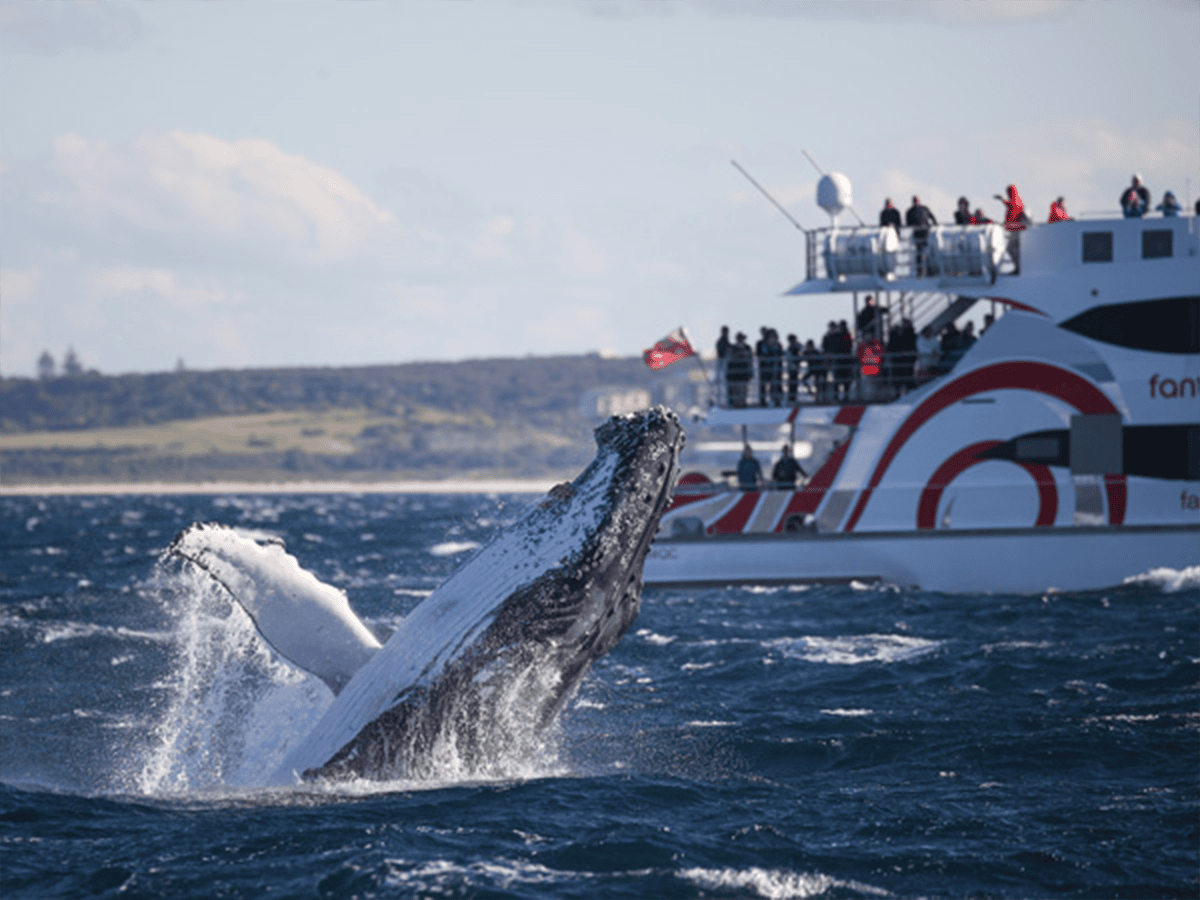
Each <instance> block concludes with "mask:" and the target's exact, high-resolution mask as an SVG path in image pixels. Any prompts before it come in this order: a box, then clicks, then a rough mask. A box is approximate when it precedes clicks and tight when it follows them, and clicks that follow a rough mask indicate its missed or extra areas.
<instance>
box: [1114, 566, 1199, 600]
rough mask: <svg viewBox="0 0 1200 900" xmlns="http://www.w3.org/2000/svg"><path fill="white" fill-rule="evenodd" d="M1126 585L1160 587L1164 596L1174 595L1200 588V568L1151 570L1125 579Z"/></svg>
mask: <svg viewBox="0 0 1200 900" xmlns="http://www.w3.org/2000/svg"><path fill="white" fill-rule="evenodd" d="M1124 583H1125V584H1144V585H1154V586H1156V587H1158V588H1159V589H1160V590H1162V592H1163V593H1164V594H1174V593H1176V592H1178V591H1184V590H1188V589H1190V588H1200V566H1188V567H1187V568H1186V569H1168V568H1166V567H1162V568H1158V569H1151V570H1150V571H1149V572H1143V573H1142V574H1141V575H1133V576H1131V577H1129V578H1126V579H1125V582H1124Z"/></svg>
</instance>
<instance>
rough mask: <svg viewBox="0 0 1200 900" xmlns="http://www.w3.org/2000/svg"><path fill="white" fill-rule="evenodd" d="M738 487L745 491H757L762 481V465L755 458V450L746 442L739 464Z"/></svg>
mask: <svg viewBox="0 0 1200 900" xmlns="http://www.w3.org/2000/svg"><path fill="white" fill-rule="evenodd" d="M737 480H738V487H739V488H741V489H742V490H743V491H756V490H758V486H759V484H761V483H762V466H760V465H759V464H758V460H757V459H755V458H754V451H753V450H751V449H750V445H749V444H746V445H745V446H744V447H743V448H742V458H741V459H739V460H738V464H737Z"/></svg>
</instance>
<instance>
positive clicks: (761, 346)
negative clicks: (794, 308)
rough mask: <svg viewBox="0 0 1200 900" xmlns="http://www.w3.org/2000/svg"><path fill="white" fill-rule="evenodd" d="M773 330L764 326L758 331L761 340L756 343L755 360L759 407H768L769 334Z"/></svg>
mask: <svg viewBox="0 0 1200 900" xmlns="http://www.w3.org/2000/svg"><path fill="white" fill-rule="evenodd" d="M770 330H771V329H770V328H768V327H767V326H766V325H763V326H762V327H761V328H759V329H758V334H759V338H758V340H757V341H755V342H754V358H755V359H756V360H757V361H758V405H759V406H766V405H767V368H768V366H769V363H768V362H767V361H766V357H767V352H768V351H767V333H768V332H769V331H770Z"/></svg>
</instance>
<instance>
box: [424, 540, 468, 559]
mask: <svg viewBox="0 0 1200 900" xmlns="http://www.w3.org/2000/svg"><path fill="white" fill-rule="evenodd" d="M478 548H479V542H478V541H445V542H444V543H441V544H434V545H433V546H432V547H430V548H429V552H430V554H432V555H433V556H457V555H458V554H459V553H466V552H467V551H468V550H477V549H478Z"/></svg>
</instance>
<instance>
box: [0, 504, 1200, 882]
mask: <svg viewBox="0 0 1200 900" xmlns="http://www.w3.org/2000/svg"><path fill="white" fill-rule="evenodd" d="M526 502H528V501H527V499H525V498H521V497H495V496H482V495H480V496H471V495H453V496H417V495H382V494H367V495H351V494H338V495H278V496H236V495H227V496H149V497H117V496H101V497H44V498H38V497H34V498H27V497H12V496H9V497H4V498H0V511H2V517H0V525H2V528H3V531H2V537H0V566H2V572H0V575H2V579H3V580H2V582H0V585H2V590H3V594H2V598H0V896H3V897H5V898H24V897H36V898H51V897H54V898H69V897H117V896H120V897H163V898H167V897H169V898H177V897H197V898H200V897H203V898H214V897H261V896H274V897H480V898H508V897H512V898H560V897H587V898H593V897H636V898H643V897H730V898H733V897H737V898H759V897H762V898H807V897H830V898H859V897H869V898H874V897H968V896H971V897H976V896H978V897H982V896H986V897H1096V898H1100V897H1104V898H1108V897H1190V898H1194V897H1197V896H1200V877H1198V869H1200V692H1198V686H1200V569H1192V570H1187V571H1185V572H1157V573H1153V574H1150V575H1147V577H1146V578H1144V579H1142V580H1140V581H1138V582H1136V583H1132V584H1127V585H1125V586H1123V587H1119V588H1114V589H1112V590H1106V591H1095V592H1088V593H1078V594H1062V593H1051V594H1047V595H1039V596H1006V595H999V596H997V595H958V596H953V595H943V594H935V593H929V592H922V591H916V590H898V589H895V588H893V587H890V586H887V585H875V586H866V585H849V586H839V587H811V588H790V589H789V588H769V589H767V588H760V589H754V588H736V589H735V588H725V589H702V590H655V589H649V590H647V591H646V592H645V594H644V596H643V605H642V612H641V615H640V617H639V619H638V620H637V622H636V623H635V624H634V626H633V628H632V629H631V631H630V632H629V634H628V635H627V636H626V637H625V639H624V640H623V641H622V642H621V643H620V645H618V647H617V648H616V650H615V651H614V652H613V653H612V654H610V655H609V656H608V657H606V658H604V659H603V660H601V661H600V662H599V663H598V664H597V665H596V666H594V667H593V669H592V671H591V674H590V675H589V676H588V677H587V679H586V680H585V682H584V684H583V686H582V688H581V689H580V691H579V693H578V694H577V695H576V697H575V698H574V700H573V702H572V703H571V704H570V705H569V707H568V709H567V711H566V712H565V714H564V715H563V717H562V719H561V721H560V722H559V723H558V727H557V728H556V729H555V731H554V732H553V734H552V735H551V738H550V739H549V740H548V741H547V743H546V744H545V747H544V751H543V752H542V753H541V754H540V756H535V757H528V756H527V757H524V758H521V759H514V760H499V761H496V771H499V772H500V774H499V775H498V776H497V775H496V774H494V773H493V774H492V775H491V776H490V777H488V778H481V777H473V776H472V775H471V774H470V773H463V772H461V771H460V770H457V769H456V768H455V765H454V763H453V761H448V762H447V764H446V767H445V772H444V774H443V777H440V778H439V779H438V780H436V781H433V782H424V783H413V782H406V783H388V784H372V783H364V782H357V783H351V784H345V785H341V786H330V785H307V786H304V787H297V788H294V789H278V788H276V789H271V790H266V789H262V788H258V787H256V786H255V785H256V783H261V779H262V774H263V770H264V766H265V765H267V763H268V762H269V761H270V760H272V759H277V758H278V756H279V753H280V748H281V746H283V745H285V744H286V743H287V741H288V740H289V739H290V738H291V737H292V736H294V734H295V733H296V732H297V731H298V730H299V729H301V728H304V727H306V723H307V722H309V721H310V717H311V715H312V710H313V709H317V710H319V709H320V708H322V704H324V703H326V702H328V696H327V691H326V690H325V688H324V687H323V686H322V685H320V684H319V683H314V681H313V679H311V678H308V677H307V676H304V675H302V674H300V673H297V672H296V671H294V670H292V669H291V668H289V667H288V666H287V665H285V664H283V663H281V662H279V661H278V660H277V659H275V658H274V657H272V656H271V654H270V652H269V650H267V649H265V648H264V647H263V646H262V644H261V642H260V641H258V639H257V638H256V636H255V634H254V632H253V628H252V626H249V625H248V624H247V622H246V621H245V616H244V614H242V613H241V612H240V610H237V609H234V608H231V607H229V606H228V605H227V604H224V605H223V604H222V603H220V602H218V601H217V600H215V599H214V597H213V596H211V594H206V593H205V589H204V587H203V586H202V585H200V584H198V583H197V582H195V581H193V580H189V577H188V576H187V575H186V573H182V572H180V571H178V570H177V569H171V568H169V567H161V566H159V565H158V558H159V555H160V553H161V552H162V550H163V549H164V548H165V547H166V546H167V544H168V543H169V542H170V540H171V538H172V537H173V536H174V535H175V534H176V532H177V531H178V530H180V529H181V528H182V527H184V526H186V525H188V524H189V523H191V522H193V521H216V522H222V523H225V524H228V525H234V526H239V527H242V528H246V529H251V530H255V531H257V532H261V533H264V534H271V535H276V536H279V537H282V538H283V539H284V540H285V541H286V543H287V547H288V550H289V552H291V553H292V554H294V555H295V556H297V557H298V558H299V560H300V561H301V563H302V564H303V565H305V566H306V567H307V568H309V569H311V570H312V571H314V572H315V573H316V574H317V575H318V576H319V577H321V578H322V579H324V580H326V581H328V582H331V583H332V584H334V585H337V586H338V587H340V588H343V589H344V590H345V591H346V592H347V593H348V595H349V597H350V600H351V603H352V605H353V606H354V607H355V609H356V610H357V611H358V612H359V614H360V615H361V616H362V617H363V618H364V620H365V621H367V622H368V624H370V625H371V626H372V627H373V628H375V629H376V630H377V631H379V632H380V633H381V634H385V635H386V633H387V632H388V631H390V630H391V629H392V628H394V627H395V624H396V623H397V622H398V621H399V619H400V618H401V617H402V616H403V615H404V613H405V612H406V611H408V610H409V609H411V608H412V607H413V606H414V605H415V604H416V603H418V602H419V601H420V600H421V598H422V597H424V596H426V595H427V594H428V593H429V592H430V591H431V590H432V589H433V588H434V587H436V585H437V584H438V583H439V582H440V581H441V580H442V579H443V578H444V577H445V576H446V575H447V574H448V573H449V572H451V571H452V570H453V569H454V567H455V566H456V565H458V564H459V563H461V562H462V561H463V559H465V558H466V556H467V554H469V553H470V552H471V550H472V549H473V548H474V547H476V546H477V545H479V544H480V543H481V542H483V541H485V540H486V539H487V538H488V536H489V535H491V534H493V533H494V532H495V531H496V529H498V528H502V527H504V525H505V524H506V523H507V522H510V521H512V519H513V518H515V517H516V516H517V514H518V513H519V511H520V510H521V509H522V507H523V505H524V504H525V503H526ZM1031 552H1036V548H1034V549H1032V550H1031Z"/></svg>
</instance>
